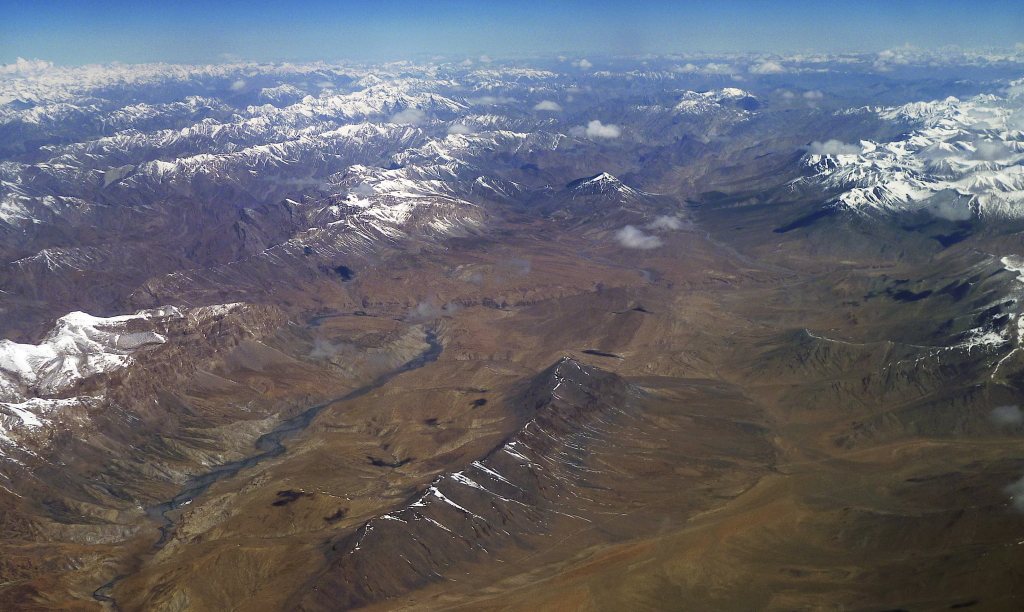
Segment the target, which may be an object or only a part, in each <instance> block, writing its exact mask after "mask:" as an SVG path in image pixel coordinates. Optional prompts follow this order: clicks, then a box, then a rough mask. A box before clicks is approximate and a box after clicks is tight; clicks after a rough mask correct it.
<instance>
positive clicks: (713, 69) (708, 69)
mask: <svg viewBox="0 0 1024 612" xmlns="http://www.w3.org/2000/svg"><path fill="white" fill-rule="evenodd" d="M700 71H701V72H705V73H707V74H732V73H734V72H736V70H735V69H734V68H733V67H732V66H730V65H729V64H718V63H715V62H710V63H708V64H706V65H705V66H704V67H703V68H701V69H700Z"/></svg>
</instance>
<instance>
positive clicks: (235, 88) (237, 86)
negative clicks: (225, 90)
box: [231, 79, 245, 91]
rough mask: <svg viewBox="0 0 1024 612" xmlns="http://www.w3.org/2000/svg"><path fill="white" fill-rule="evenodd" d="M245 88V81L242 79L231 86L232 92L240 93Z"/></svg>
mask: <svg viewBox="0 0 1024 612" xmlns="http://www.w3.org/2000/svg"><path fill="white" fill-rule="evenodd" d="M243 87H245V81H244V80H242V79H238V80H237V81H235V82H234V83H232V84H231V91H238V90H240V89H242V88H243Z"/></svg>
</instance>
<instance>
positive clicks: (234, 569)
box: [0, 60, 1024, 612]
mask: <svg viewBox="0 0 1024 612" xmlns="http://www.w3.org/2000/svg"><path fill="white" fill-rule="evenodd" d="M652 61H653V60H652ZM659 61H660V60H659ZM735 61H737V62H738V61H740V60H735ZM666 62H667V60H666ZM847 64H848V62H847V63H843V62H838V61H837V62H836V63H835V64H828V69H829V70H831V71H832V72H831V73H830V74H833V75H834V76H833V77H832V78H834V80H833V81H831V82H829V81H827V79H825V77H821V76H820V75H815V74H810V73H802V72H798V71H796V70H795V69H794V72H793V73H791V74H786V75H774V76H772V75H769V76H764V77H757V78H756V79H755V77H753V76H751V77H749V78H751V79H753V81H752V82H751V83H749V88H748V89H749V91H748V90H747V89H739V88H737V87H734V86H733V85H735V82H734V80H731V79H728V77H727V75H725V76H723V75H716V74H708V73H704V74H701V73H696V72H678V71H675V70H673V68H672V65H673V64H671V63H665V64H664V65H661V64H657V63H655V64H654V65H650V64H644V65H640V64H639V63H637V65H635V66H632V65H631V66H630V68H629V69H610V70H609V71H606V72H602V71H598V70H595V71H592V72H587V73H585V74H584V73H579V72H578V71H577V72H572V71H571V70H568V69H565V70H562V69H557V67H552V66H540V67H537V66H525V65H523V66H502V67H497V66H495V67H493V69H486V70H485V69H483V68H480V69H469V68H460V67H456V66H452V65H442V66H435V65H429V66H417V65H411V64H410V65H404V64H403V65H388V66H375V67H355V66H340V67H339V66H328V65H323V64H315V65H302V66H293V65H280V66H257V65H241V66H237V67H233V68H231V67H206V68H200V67H193V68H187V67H176V68H175V67H163V68H161V67H156V66H154V67H136V68H132V67H110V68H104V69H99V68H96V69H94V70H92V71H87V70H85V69H77V70H78V71H77V72H76V71H75V70H71V69H59V68H54V67H48V66H36V65H31V66H30V65H28V64H26V65H25V66H22V68H19V70H20V72H14V71H9V74H8V75H7V76H5V77H4V81H3V82H4V85H3V89H2V91H3V95H4V96H5V97H3V98H0V99H2V100H4V103H3V106H2V109H3V110H2V112H0V118H2V119H3V123H2V124H0V134H2V135H3V145H2V149H0V152H2V161H0V180H2V184H0V186H2V189H0V198H2V199H0V213H2V214H0V237H2V238H0V240H2V246H0V254H2V255H3V260H2V263H0V292H2V293H0V308H2V320H0V331H2V332H3V334H4V336H3V337H4V339H3V340H0V609H2V610H5V611H6V610H11V611H12V612H13V611H19V612H28V611H32V612H35V611H44V610H46V611H56V610H66V611H71V610H80V611H86V610H89V611H100V610H119V611H125V612H128V611H147V612H151V611H152V612H185V611H189V612H220V611H226V610H231V611H236V612H257V611H259V612H263V611H268V610H282V611H288V612H299V611H303V612H314V611H323V612H327V611H332V612H333V611H338V610H355V609H359V610H370V611H382V612H383V611H385V610H433V611H441V610H466V611H470V610H479V611H489V612H490V611H495V612H496V611H499V610H501V611H511V610H550V611H556V610H557V611H566V610H576V611H580V612H583V611H588V612H589V611H594V612H596V611H612V610H616V611H617V610H651V611H654V610H659V611H660V610H715V611H719V610H721V611H741V610H742V611H749V610H764V611H780V612H781V611H784V610H786V611H789V610H834V611H837V612H839V611H856V612H883V611H896V610H903V611H906V612H926V611H938V610H953V609H961V608H962V609H968V608H969V609H971V610H978V611H983V610H984V611H989V610H1016V609H1019V607H1020V605H1021V603H1022V601H1024V583H1022V582H1021V579H1020V577H1021V576H1022V575H1024V574H1022V573H1024V553H1022V549H1021V546H1022V544H1021V543H1022V542H1024V515H1022V514H1021V512H1024V487H1022V486H1021V484H1020V481H1021V479H1022V477H1024V454H1022V439H1024V438H1022V437H1021V436H1022V435H1024V418H1022V417H1021V411H1020V407H1019V405H1020V403H1021V396H1022V394H1024V351H1022V350H1021V349H1022V345H1021V342H1022V338H1021V334H1022V331H1021V330H1022V329H1024V324H1022V322H1021V308H1022V304H1021V300H1022V299H1024V275H1022V274H1021V271H1022V270H1024V233H1022V232H1024V221H1022V219H1024V214H1021V209H1020V205H1021V201H1020V193H1022V190H1021V183H1020V181H1019V180H1018V179H1019V176H1020V168H1021V161H1022V159H1024V149H1022V146H1024V144H1022V143H1024V136H1022V132H1021V129H1022V127H1024V126H1022V125H1021V123H1020V117H1021V115H1020V110H1019V109H1020V108H1021V106H1020V104H1021V97H1020V96H1021V95H1024V94H1022V93H1021V92H1020V91H1019V90H1020V87H1021V85H1020V81H1019V80H1013V79H1012V78H1010V77H1008V76H1006V75H1004V74H1003V73H1001V72H998V70H1003V68H999V67H997V68H998V70H997V68H991V67H989V68H986V70H989V71H988V72H984V71H982V72H983V74H982V73H979V74H980V76H979V77H978V79H977V80H976V81H975V82H973V83H972V84H964V83H963V82H958V83H956V84H950V83H948V82H945V81H937V80H930V79H929V78H925V77H922V76H920V75H897V76H891V77H887V78H886V80H884V81H881V84H878V83H876V82H875V81H874V80H873V79H875V76H871V75H869V74H868V68H863V70H861V71H860V72H858V70H859V69H858V68H856V66H854V67H853V68H851V67H849V66H847ZM844 66H846V67H844ZM1000 66H1001V65H1000ZM979 70H981V69H980V68H979ZM993 71H995V72H993ZM1006 72H1007V73H1008V74H1011V76H1012V70H1011V69H1006ZM982 77H984V78H982ZM1016 78H1017V79H1019V76H1017V77H1016ZM757 79H760V80H757ZM815 79H824V80H815ZM869 81H870V83H868V82H869ZM237 82H243V85H242V86H241V87H235V86H234V84H235V83H237ZM823 82H824V83H825V84H826V85H829V84H830V85H831V87H832V89H831V90H829V91H830V92H834V93H829V94H828V95H827V96H826V95H825V94H821V92H820V90H819V89H818V88H819V87H825V85H821V84H820V83H823ZM840 85H842V86H840ZM745 87H747V85H745ZM801 87H802V88H804V89H805V90H807V91H816V92H818V94H819V95H816V96H796V97H794V96H789V97H787V96H785V95H784V93H785V92H791V91H799V90H800V89H799V88H801ZM811 87H814V88H815V89H811ZM940 89H941V90H942V91H943V93H949V94H950V95H953V94H954V93H955V94H956V95H957V96H958V97H954V98H950V97H949V96H942V97H940V96H937V95H934V94H935V92H936V91H937V90H940ZM951 89H957V91H955V92H953V91H948V90H951ZM961 90H963V91H961ZM922 99H923V100H926V101H928V102H927V103H922V102H920V100H922ZM545 100H546V101H550V102H552V104H553V105H554V106H552V104H547V105H541V104H540V103H541V102H542V101H545ZM808 100H810V101H811V102H808ZM556 102H557V103H556ZM869 102H870V103H869ZM555 107H557V108H559V110H557V111H555V110H549V109H553V108H555ZM538 109H543V110H538ZM413 111H415V112H413ZM594 121H596V122H597V123H596V124H594V123H593V122H594ZM612 128H614V129H612ZM808 143H810V144H808Z"/></svg>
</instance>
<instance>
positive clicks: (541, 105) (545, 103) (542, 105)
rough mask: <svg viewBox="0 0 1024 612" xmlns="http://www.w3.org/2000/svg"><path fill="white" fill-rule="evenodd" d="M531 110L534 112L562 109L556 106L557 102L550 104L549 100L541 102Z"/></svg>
mask: <svg viewBox="0 0 1024 612" xmlns="http://www.w3.org/2000/svg"><path fill="white" fill-rule="evenodd" d="M533 110H535V111H556V112H557V111H560V110H562V107H561V106H559V105H558V102H552V101H551V100H541V101H540V102H538V103H537V104H536V105H534V107H533Z"/></svg>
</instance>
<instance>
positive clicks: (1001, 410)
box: [988, 406, 1024, 427]
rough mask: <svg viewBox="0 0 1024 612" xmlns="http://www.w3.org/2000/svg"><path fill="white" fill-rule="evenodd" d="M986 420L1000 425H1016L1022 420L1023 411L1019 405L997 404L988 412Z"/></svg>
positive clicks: (1023, 418)
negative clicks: (997, 405)
mask: <svg viewBox="0 0 1024 612" xmlns="http://www.w3.org/2000/svg"><path fill="white" fill-rule="evenodd" d="M988 420H990V421H992V423H993V424H995V425H999V426H1000V427H1016V426H1017V425H1020V424H1021V423H1022V422H1024V413H1022V412H1021V411H1020V406H999V407H998V408H995V409H993V410H992V412H990V413H989V415H988Z"/></svg>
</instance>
